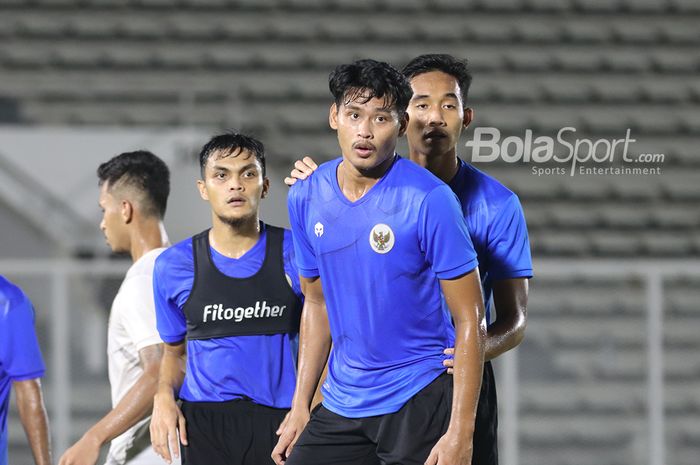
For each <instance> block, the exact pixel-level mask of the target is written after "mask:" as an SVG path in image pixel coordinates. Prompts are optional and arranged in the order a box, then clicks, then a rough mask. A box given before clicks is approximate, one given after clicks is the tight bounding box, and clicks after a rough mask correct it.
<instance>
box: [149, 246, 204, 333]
mask: <svg viewBox="0 0 700 465" xmlns="http://www.w3.org/2000/svg"><path fill="white" fill-rule="evenodd" d="M167 252H168V251H166V252H163V253H162V254H160V256H158V258H156V263H155V266H154V268H153V300H154V301H155V308H156V327H157V328H158V333H159V334H160V338H161V339H162V340H163V341H164V342H167V343H176V342H180V341H182V340H184V339H185V335H186V334H187V320H186V319H185V314H184V312H183V311H182V309H181V307H180V305H178V304H179V302H178V296H177V282H178V276H177V275H178V274H182V273H177V272H176V270H177V267H175V266H171V263H169V262H168V260H167V255H166V254H167ZM192 276H193V277H192V281H193V280H194V265H192ZM180 279H181V278H180ZM192 281H190V287H191V285H192Z"/></svg>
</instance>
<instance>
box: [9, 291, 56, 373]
mask: <svg viewBox="0 0 700 465" xmlns="http://www.w3.org/2000/svg"><path fill="white" fill-rule="evenodd" d="M5 306H6V308H0V316H4V318H2V319H1V320H0V366H2V369H3V370H4V371H5V372H6V373H7V376H8V377H9V378H10V379H11V380H13V381H25V380H28V379H35V378H41V377H42V376H43V375H44V372H45V371H46V367H45V365H44V360H43V359H42V357H41V349H40V348H39V341H38V340H37V337H36V332H35V331H34V307H32V304H31V302H30V301H29V299H28V298H27V297H26V296H24V295H22V297H21V298H19V299H12V300H8V301H6V302H5Z"/></svg>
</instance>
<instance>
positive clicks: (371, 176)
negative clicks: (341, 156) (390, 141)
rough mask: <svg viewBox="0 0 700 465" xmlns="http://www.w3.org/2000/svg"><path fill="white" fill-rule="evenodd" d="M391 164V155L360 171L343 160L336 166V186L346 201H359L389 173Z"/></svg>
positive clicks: (392, 160)
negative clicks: (377, 163)
mask: <svg viewBox="0 0 700 465" xmlns="http://www.w3.org/2000/svg"><path fill="white" fill-rule="evenodd" d="M393 162H394V156H393V155H392V156H390V157H389V158H387V159H386V160H384V161H383V162H382V163H381V164H379V165H377V166H375V167H374V168H372V169H369V170H362V171H360V170H358V169H356V168H355V167H354V166H352V164H350V163H349V162H348V161H346V160H343V161H342V162H341V163H340V165H338V171H337V177H338V186H340V190H341V191H342V192H343V194H344V195H345V197H347V198H348V200H350V201H352V202H354V201H356V200H359V199H361V198H362V197H364V196H365V194H367V192H369V190H370V189H371V188H372V186H374V185H375V184H377V182H379V180H380V179H381V178H382V176H384V175H385V174H386V172H387V171H389V168H391V164H392V163H393Z"/></svg>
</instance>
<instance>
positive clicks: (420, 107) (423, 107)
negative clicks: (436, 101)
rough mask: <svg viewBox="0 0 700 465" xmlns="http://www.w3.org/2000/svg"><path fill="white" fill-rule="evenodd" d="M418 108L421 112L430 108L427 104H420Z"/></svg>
mask: <svg viewBox="0 0 700 465" xmlns="http://www.w3.org/2000/svg"><path fill="white" fill-rule="evenodd" d="M416 108H418V109H419V110H425V109H426V108H428V105H427V104H425V103H419V104H418V105H416Z"/></svg>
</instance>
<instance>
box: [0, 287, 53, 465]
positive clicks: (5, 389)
mask: <svg viewBox="0 0 700 465" xmlns="http://www.w3.org/2000/svg"><path fill="white" fill-rule="evenodd" d="M44 371H45V367H44V361H43V360H42V358H41V351H40V349H39V342H38V341H37V339H36V333H35V332H34V307H33V306H32V303H31V302H30V301H29V299H28V298H27V296H26V295H25V294H24V292H22V290H21V289H20V288H19V287H17V286H16V285H14V284H12V283H11V282H10V281H8V280H7V279H5V277H4V276H0V465H8V464H9V462H8V459H7V436H8V434H7V412H8V410H9V408H10V389H11V388H12V387H14V390H15V396H16V398H17V410H18V411H19V416H20V420H21V421H22V426H24V431H25V433H26V434H27V440H28V441H29V446H30V447H31V449H32V454H33V455H34V463H36V465H50V464H51V447H50V442H49V426H48V423H49V422H48V418H47V416H46V409H45V407H44V399H43V396H42V393H41V381H40V378H41V377H42V376H44Z"/></svg>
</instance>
